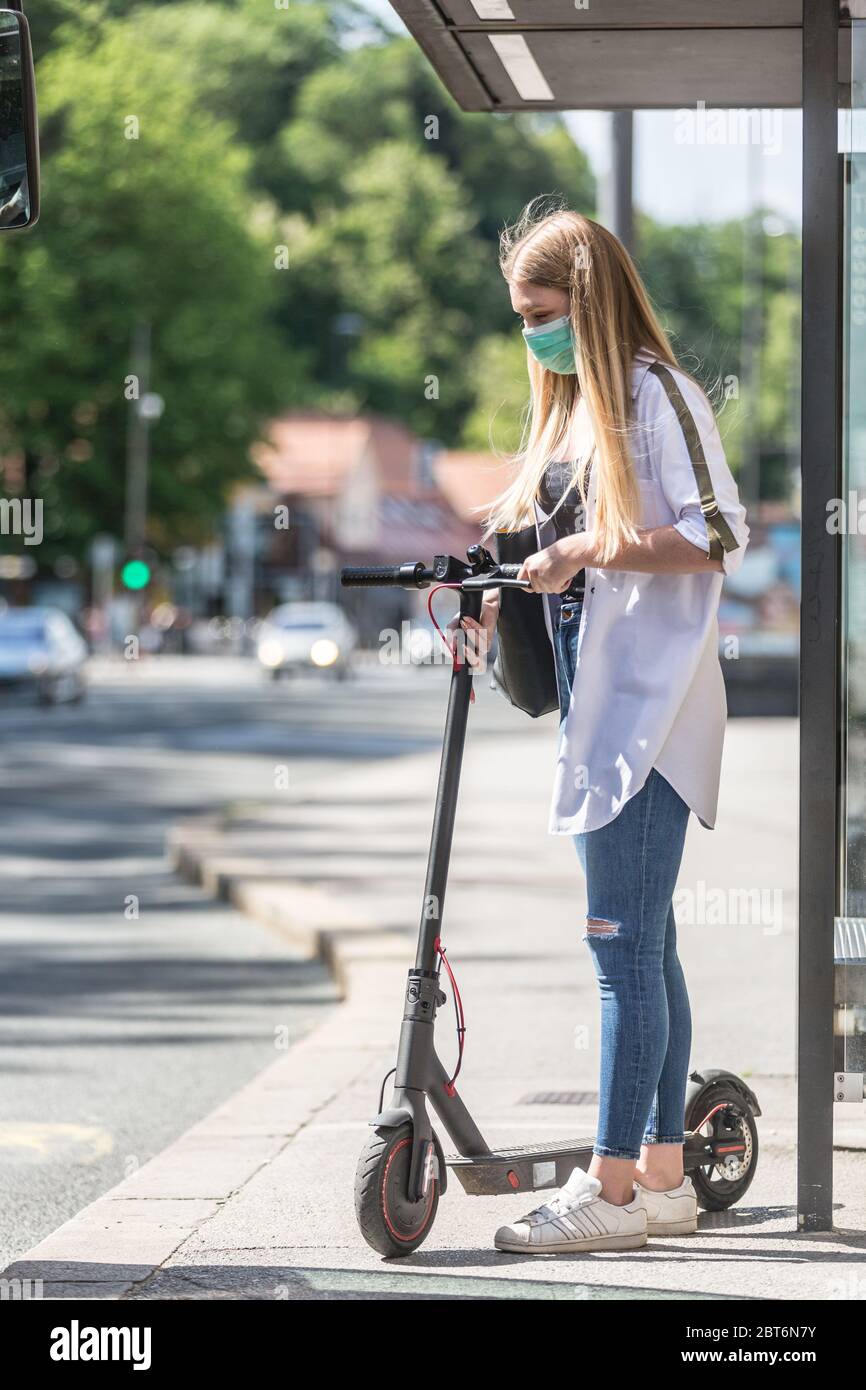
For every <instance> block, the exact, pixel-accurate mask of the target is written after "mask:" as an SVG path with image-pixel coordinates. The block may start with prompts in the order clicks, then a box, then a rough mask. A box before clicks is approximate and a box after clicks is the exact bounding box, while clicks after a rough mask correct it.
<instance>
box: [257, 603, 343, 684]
mask: <svg viewBox="0 0 866 1390" xmlns="http://www.w3.org/2000/svg"><path fill="white" fill-rule="evenodd" d="M356 642H357V636H356V633H355V629H354V627H353V625H352V623H351V622H350V621H349V619H348V618H347V617H346V614H345V613H344V612H343V610H342V608H339V607H338V606H337V604H336V603H283V604H280V606H279V607H278V608H274V609H273V610H272V611H271V612H270V613H269V614H268V616H267V617H266V618H265V619H264V621H263V622H262V625H261V628H260V629H259V634H258V642H257V645H256V654H257V656H258V659H259V661H260V662H261V664H262V666H263V667H264V668H265V670H266V671H270V673H271V675H272V676H274V677H278V676H280V675H283V674H286V673H288V672H291V671H300V670H312V671H316V670H318V671H333V672H334V674H335V675H336V676H338V677H340V678H343V677H345V676H346V675H348V673H349V670H350V664H349V663H350V657H351V654H352V652H353V651H354V649H355V645H356Z"/></svg>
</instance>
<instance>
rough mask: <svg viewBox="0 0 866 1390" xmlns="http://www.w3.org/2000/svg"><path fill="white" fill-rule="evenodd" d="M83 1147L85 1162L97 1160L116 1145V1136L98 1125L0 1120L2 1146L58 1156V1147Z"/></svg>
mask: <svg viewBox="0 0 866 1390" xmlns="http://www.w3.org/2000/svg"><path fill="white" fill-rule="evenodd" d="M70 1148H73V1149H74V1148H81V1149H83V1150H84V1152H83V1154H82V1155H81V1156H80V1158H79V1162H81V1163H95V1162H96V1161H97V1159H100V1158H104V1157H105V1156H106V1154H110V1153H111V1152H112V1150H113V1148H114V1139H113V1138H112V1136H111V1135H110V1134H109V1132H108V1130H107V1129H102V1128H100V1126H98V1125H75V1124H48V1123H41V1122H40V1121H38V1120H6V1121H0V1150H2V1149H17V1150H24V1151H25V1152H30V1153H31V1154H32V1155H33V1157H35V1158H51V1157H54V1156H55V1155H56V1153H57V1151H58V1150H63V1149H70Z"/></svg>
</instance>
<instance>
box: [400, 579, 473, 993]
mask: <svg viewBox="0 0 866 1390" xmlns="http://www.w3.org/2000/svg"><path fill="white" fill-rule="evenodd" d="M481 604H482V595H481V593H480V592H477V591H476V592H475V593H463V592H462V591H461V593H460V617H461V618H474V619H475V620H476V622H477V621H478V620H479V619H480V617H481ZM458 632H460V633H462V632H463V630H462V629H458ZM463 636H464V638H465V633H464V634H463ZM457 640H458V642H459V641H460V640H461V639H460V638H458V639H457ZM464 645H465V644H464ZM472 675H473V671H472V667H471V666H470V665H469V663H468V661H467V660H466V656H465V651H464V652H462V653H461V652H460V651H459V648H458V654H457V657H456V659H455V663H454V667H453V670H452V672H451V687H450V689H449V692H448V712H447V714H446V716H445V737H444V739H443V742H442V760H441V762H440V764H439V785H438V787H437V789H436V805H435V807H434V810H433V833H432V836H431V839H430V854H429V857H428V860H427V878H426V882H425V885H424V902H423V905H422V908H421V924H420V926H419V928H418V950H417V953H416V956H415V968H416V969H417V970H435V968H436V965H437V960H436V939H437V937H439V936H440V935H441V932H442V909H443V906H444V902H445V889H446V887H447V884H448V863H449V860H450V858H451V839H452V836H453V833H454V818H455V814H456V811H457V794H458V792H459V790H460V769H461V765H462V762H463V745H464V743H465V741H466V724H467V721H468V718H469V703H470V699H471V696H472Z"/></svg>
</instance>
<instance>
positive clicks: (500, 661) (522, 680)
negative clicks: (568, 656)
mask: <svg viewBox="0 0 866 1390" xmlns="http://www.w3.org/2000/svg"><path fill="white" fill-rule="evenodd" d="M496 550H497V559H498V561H499V563H500V565H522V564H523V561H524V560H525V559H526V558H527V556H529V555H534V554H535V552H536V551H537V550H538V537H537V535H536V531H535V527H534V526H524V527H523V528H522V529H521V530H520V531H497V532H496ZM544 603H545V598H544V595H543V594H530V593H526V592H524V591H523V590H522V589H506V588H503V589H500V590H499V619H498V621H497V624H496V634H497V638H498V647H497V652H496V660H495V661H494V663H493V682H492V684H493V686H494V688H495V689H497V690H499V691H501V693H502V694H503V695H504V696H505V698H506V699H507V700H510V701H511V704H512V705H514V706H515V707H516V708H517V709H521V710H523V712H524V714H528V715H530V716H531V717H532V718H533V719H538V717H539V716H540V715H542V714H550V712H551V710H555V709H558V708H559V688H558V686H557V682H556V662H555V658H554V655H553V648H552V646H551V644H550V638H549V636H548V634H547V624H546V623H545V621H544V607H543V605H544Z"/></svg>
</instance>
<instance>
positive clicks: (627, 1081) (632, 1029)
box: [553, 604, 692, 1158]
mask: <svg viewBox="0 0 866 1390" xmlns="http://www.w3.org/2000/svg"><path fill="white" fill-rule="evenodd" d="M579 627H580V606H579V605H578V606H574V605H571V604H569V605H568V606H565V605H564V606H563V608H562V610H561V612H560V613H556V612H554V622H553V628H554V637H555V648H556V666H557V674H558V678H559V690H560V705H561V708H562V715H563V718H564V717H565V713H566V712H567V710H568V696H569V693H570V690H571V683H572V681H573V679H574V665H575V653H576V650H577V636H578V631H579ZM577 717H578V718H579V717H580V716H579V712H578V716H577ZM688 819H689V808H688V806H687V805H686V803H685V802H684V801H683V799H682V797H681V796H679V794H678V793H677V792H675V791H674V789H673V787H672V786H671V785H670V783H669V782H667V781H666V780H665V778H664V777H662V775H661V773H660V772H658V771H657V769H656V768H653V769H652V770H651V772H650V774H649V777H648V778H647V780H646V782H645V783H644V785H643V787H642V788H641V790H640V791H639V792H637V793H636V794H635V795H634V796H633V797H631V799H630V800H629V801H627V802H626V803H625V805H624V806H623V807H622V809H621V810H620V812H619V814H618V815H616V816H615V817H614V819H613V820H612V821H609V822H608V824H607V825H602V826H600V827H599V829H598V830H590V831H586V832H584V833H583V834H578V835H575V836H573V839H574V843H575V846H576V848H577V853H578V857H579V859H580V862H581V865H582V867H583V871H584V874H585V876H586V887H587V914H588V922H587V930H586V934H585V935H584V937H583V940H584V941H585V942H586V943H587V945H588V946H589V949H590V952H591V955H592V961H593V966H594V968H595V973H596V976H597V979H598V987H599V993H600V996H601V1076H600V1082H599V1116H598V1132H597V1134H596V1140H595V1144H594V1146H593V1152H594V1153H596V1154H605V1155H608V1156H609V1157H611V1158H638V1157H639V1156H640V1146H641V1144H681V1143H682V1142H683V1125H684V1113H685V1096H686V1084H687V1081H688V1070H689V1054H690V1051H691V1042H692V1018H691V1010H690V1008H689V996H688V993H687V990H686V982H685V978H684V976H683V971H682V966H681V965H680V962H679V958H678V956H677V936H676V923H675V920H674V909H673V901H672V899H673V893H674V889H675V888H676V882H677V875H678V873H679V869H680V863H681V860H682V854H683V845H684V843H685V836H686V826H687V824H688Z"/></svg>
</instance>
